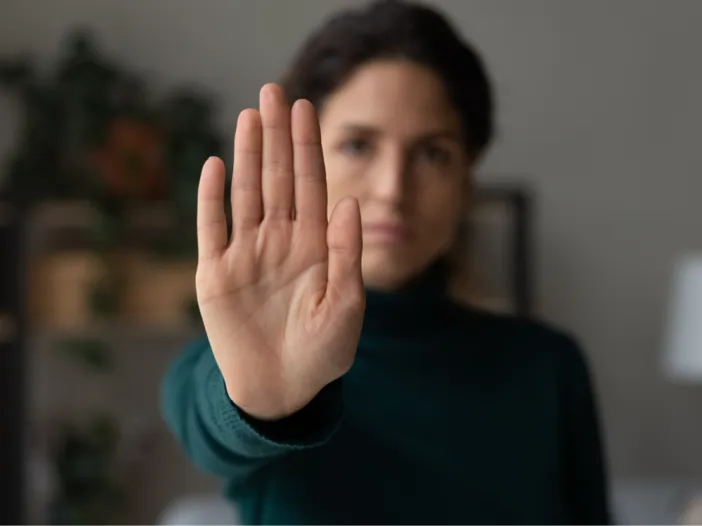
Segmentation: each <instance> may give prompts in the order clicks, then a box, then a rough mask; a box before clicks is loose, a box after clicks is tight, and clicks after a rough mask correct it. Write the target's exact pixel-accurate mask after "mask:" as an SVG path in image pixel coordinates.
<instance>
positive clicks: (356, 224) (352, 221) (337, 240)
mask: <svg viewBox="0 0 702 526" xmlns="http://www.w3.org/2000/svg"><path fill="white" fill-rule="evenodd" d="M327 246H328V248H329V277H328V281H329V285H330V286H329V287H327V290H330V291H338V292H341V293H343V292H347V291H348V292H350V293H354V292H361V291H362V290H363V276H362V275H361V252H362V250H363V239H362V236H361V211H360V210H359V207H358V201H357V200H356V198H354V197H345V198H344V199H342V200H341V201H339V202H338V203H337V204H336V206H335V207H334V210H333V212H332V214H331V217H330V219H329V226H328V228H327Z"/></svg>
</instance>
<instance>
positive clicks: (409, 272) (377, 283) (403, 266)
mask: <svg viewBox="0 0 702 526" xmlns="http://www.w3.org/2000/svg"><path fill="white" fill-rule="evenodd" d="M423 268H424V265H423V264H421V263H420V262H417V261H414V260H413V258H411V257H409V256H408V255H407V254H399V253H396V252H394V251H386V250H364V253H363V260H362V272H363V282H364V284H365V286H366V287H367V288H370V289H378V290H387V291H392V290H395V289H398V288H400V287H402V285H403V284H405V283H407V282H408V281H409V280H411V279H412V278H413V277H415V276H416V275H417V274H419V273H420V272H421V271H422V270H423Z"/></svg>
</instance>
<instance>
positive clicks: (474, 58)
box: [282, 0, 494, 157]
mask: <svg viewBox="0 0 702 526" xmlns="http://www.w3.org/2000/svg"><path fill="white" fill-rule="evenodd" d="M392 58H400V59H406V60H409V61H411V62H414V63H416V64H419V65H421V66H424V67H427V68H428V69H431V70H432V71H433V72H434V73H435V74H436V75H437V76H438V77H439V78H440V79H441V81H442V83H443V84H444V86H445V88H446V91H447V93H448V96H449V98H450V100H451V102H452V104H453V106H454V107H455V109H456V111H457V113H458V115H459V118H460V121H461V126H462V129H463V133H464V135H465V138H466V145H465V146H466V148H467V150H468V152H469V153H470V154H471V155H474V156H476V157H477V156H480V155H481V154H482V153H483V152H484V150H485V149H487V147H488V146H489V144H490V141H491V140H492V136H493V126H494V124H493V105H494V102H493V95H492V88H491V84H490V80H489V79H488V76H487V73H486V71H485V67H484V65H483V62H482V59H481V58H480V56H479V55H478V53H477V52H476V51H475V50H474V49H473V48H472V47H471V46H470V44H468V43H467V42H465V41H464V40H462V39H461V38H460V36H459V35H458V33H457V32H456V30H455V29H454V28H453V26H452V25H451V23H450V22H449V21H448V20H447V18H446V17H445V16H443V15H442V14H441V13H439V12H438V11H436V10H434V9H432V8H430V7H427V6H424V5H421V4H418V3H413V2H408V1H403V0H379V1H375V2H373V3H370V4H368V5H366V6H364V7H363V8H360V9H358V8H357V9H349V10H344V11H342V12H341V13H339V14H337V15H335V16H334V17H333V18H331V19H329V20H327V21H326V23H324V24H323V25H322V26H321V27H320V28H319V29H317V30H316V31H315V32H314V33H312V34H311V35H310V36H309V37H308V39H307V40H306V42H305V43H304V44H303V46H302V48H301V49H300V50H299V52H298V54H297V56H296V57H295V58H294V59H293V61H292V64H291V65H290V68H289V70H288V73H287V74H286V75H285V76H284V78H283V81H282V87H283V89H284V91H285V93H286V95H287V97H288V99H289V100H290V102H294V101H295V100H298V99H307V100H309V101H310V102H311V103H312V104H313V105H314V106H315V107H317V108H318V109H320V108H321V106H322V105H323V104H324V101H325V99H326V98H327V97H328V96H329V95H330V94H331V93H332V92H334V91H335V90H336V89H337V88H338V87H340V86H341V85H342V84H343V82H345V81H346V80H347V79H348V77H349V76H350V75H351V74H352V73H353V72H354V71H355V70H356V69H357V68H358V67H360V66H361V65H363V64H364V63H367V62H369V61H372V60H377V59H392Z"/></svg>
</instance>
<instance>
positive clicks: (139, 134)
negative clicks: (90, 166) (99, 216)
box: [92, 117, 166, 199]
mask: <svg viewBox="0 0 702 526" xmlns="http://www.w3.org/2000/svg"><path fill="white" fill-rule="evenodd" d="M92 159H93V161H94V167H95V168H96V169H97V172H98V174H99V176H100V177H101V179H102V180H103V183H104V184H105V186H106V187H107V189H108V191H109V192H110V193H112V194H113V195H116V196H119V197H124V198H136V199H158V198H162V197H163V195H164V191H165V185H166V175H165V172H166V170H165V162H164V152H163V136H162V134H161V132H160V130H159V129H158V127H156V126H155V125H153V124H150V123H148V122H143V121H140V120H138V119H135V118H132V117H117V118H116V119H115V120H114V121H113V122H112V123H111V125H110V127H109V130H108V132H107V138H106V140H105V142H104V144H103V146H102V147H101V148H99V149H98V150H97V151H96V152H94V154H93V156H92Z"/></svg>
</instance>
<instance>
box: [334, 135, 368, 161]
mask: <svg viewBox="0 0 702 526" xmlns="http://www.w3.org/2000/svg"><path fill="white" fill-rule="evenodd" d="M340 149H341V151H343V152H344V153H346V154H348V155H352V156H354V157H360V156H363V155H367V154H368V153H370V151H371V149H372V144H371V142H370V141H369V140H367V139H362V138H360V137H358V138H353V139H347V140H345V141H344V142H342V143H341V148H340Z"/></svg>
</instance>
